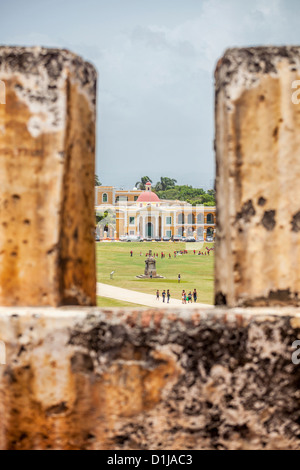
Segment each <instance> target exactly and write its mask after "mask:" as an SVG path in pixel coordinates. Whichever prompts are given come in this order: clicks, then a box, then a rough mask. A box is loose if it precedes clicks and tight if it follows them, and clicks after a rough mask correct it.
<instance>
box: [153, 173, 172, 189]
mask: <svg viewBox="0 0 300 470" xmlns="http://www.w3.org/2000/svg"><path fill="white" fill-rule="evenodd" d="M176 183H177V180H174V179H173V178H167V177H164V176H161V178H160V181H159V182H158V183H157V184H156V186H155V189H156V191H166V190H167V189H170V188H174V186H175V184H176Z"/></svg>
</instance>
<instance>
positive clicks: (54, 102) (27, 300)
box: [0, 47, 96, 306]
mask: <svg viewBox="0 0 300 470" xmlns="http://www.w3.org/2000/svg"><path fill="white" fill-rule="evenodd" d="M0 80H2V81H3V82H4V84H5V89H6V104H4V105H0V188H1V189H0V305H6V306H10V305H13V306H16V305H39V306H41V305H51V306H58V305H71V304H72V305H94V304H95V279H96V277H95V254H94V197H93V193H94V192H93V190H92V188H93V186H94V151H95V96H96V71H95V69H94V67H93V66H92V65H90V64H88V63H86V62H84V61H83V60H82V59H81V58H80V57H78V56H76V55H74V54H72V53H70V52H68V51H61V50H55V49H44V48H21V47H20V48H19V47H1V48H0Z"/></svg>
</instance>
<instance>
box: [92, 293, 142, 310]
mask: <svg viewBox="0 0 300 470" xmlns="http://www.w3.org/2000/svg"><path fill="white" fill-rule="evenodd" d="M97 306H98V307H143V305H138V304H132V303H131V302H122V301H121V300H115V299H109V298H108V297H100V296H99V295H98V296H97Z"/></svg>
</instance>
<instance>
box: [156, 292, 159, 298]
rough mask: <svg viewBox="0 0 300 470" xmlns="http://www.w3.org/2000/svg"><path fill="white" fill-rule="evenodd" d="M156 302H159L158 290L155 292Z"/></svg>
mask: <svg viewBox="0 0 300 470" xmlns="http://www.w3.org/2000/svg"><path fill="white" fill-rule="evenodd" d="M156 300H159V290H157V291H156Z"/></svg>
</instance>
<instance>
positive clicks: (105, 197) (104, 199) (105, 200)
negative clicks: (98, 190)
mask: <svg viewBox="0 0 300 470" xmlns="http://www.w3.org/2000/svg"><path fill="white" fill-rule="evenodd" d="M107 201H108V197H107V194H106V193H104V194H102V202H107Z"/></svg>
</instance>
